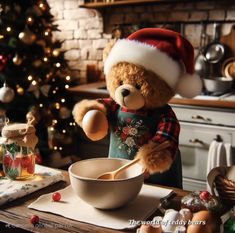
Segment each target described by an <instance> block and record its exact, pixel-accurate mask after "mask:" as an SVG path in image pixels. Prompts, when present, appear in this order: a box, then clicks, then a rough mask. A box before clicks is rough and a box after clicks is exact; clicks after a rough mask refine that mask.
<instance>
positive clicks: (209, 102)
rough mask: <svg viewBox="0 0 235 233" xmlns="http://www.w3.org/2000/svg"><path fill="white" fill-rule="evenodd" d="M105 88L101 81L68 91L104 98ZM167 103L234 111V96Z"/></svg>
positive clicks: (103, 82)
mask: <svg viewBox="0 0 235 233" xmlns="http://www.w3.org/2000/svg"><path fill="white" fill-rule="evenodd" d="M105 87H106V85H105V81H101V82H95V83H89V84H83V85H79V86H75V87H72V88H70V89H69V91H70V92H71V93H74V94H75V95H76V96H77V97H79V98H104V97H108V96H109V94H108V91H107V89H106V88H105ZM169 103H170V104H179V105H191V106H204V107H217V108H228V109H234V108H235V94H225V95H223V96H220V97H216V96H203V95H199V96H196V97H195V98H193V99H187V98H181V97H180V96H178V95H176V96H174V97H173V98H172V99H171V100H170V102H169Z"/></svg>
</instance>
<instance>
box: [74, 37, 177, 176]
mask: <svg viewBox="0 0 235 233" xmlns="http://www.w3.org/2000/svg"><path fill="white" fill-rule="evenodd" d="M114 43H115V41H111V43H110V44H109V45H108V46H107V47H106V49H105V51H104V55H103V59H104V60H105V59H106V58H107V56H108V53H109V51H110V50H111V48H112V46H113V45H114ZM124 52H125V51H124ZM106 84H107V89H108V91H109V94H110V96H111V97H112V98H113V99H115V91H116V89H117V88H118V87H119V86H120V85H122V84H130V85H132V86H134V87H136V85H138V86H139V87H140V89H139V91H140V92H141V94H142V96H143V97H144V99H145V105H144V108H145V109H154V108H157V107H162V106H164V105H165V104H166V103H167V102H168V101H169V100H170V99H171V98H172V97H173V96H174V94H175V93H174V91H173V90H172V89H171V88H170V87H169V86H168V84H167V83H166V82H165V81H164V80H163V79H161V77H159V76H157V75H156V74H155V73H153V72H152V71H149V70H146V69H145V68H144V67H142V66H139V65H134V64H131V63H128V62H120V63H118V64H116V65H114V66H113V67H112V68H111V70H110V72H109V73H108V75H107V76H106ZM137 89H138V88H137ZM93 109H97V110H100V111H102V112H104V113H105V114H106V109H105V106H104V105H102V104H101V103H99V102H98V101H95V100H83V101H81V102H80V103H78V104H76V105H75V107H74V110H73V115H74V118H75V121H76V122H77V123H78V124H79V125H80V126H81V123H82V119H83V116H84V115H85V114H86V113H87V112H88V111H89V110H93ZM158 145H159V144H157V143H154V142H153V141H151V140H150V141H149V142H148V143H147V144H145V145H143V146H142V147H141V148H140V149H139V151H138V152H137V157H139V158H140V159H141V161H142V163H143V166H144V167H145V168H146V170H147V171H148V172H149V173H156V172H164V171H166V170H168V169H169V168H170V166H171V164H172V162H173V155H171V153H170V152H169V150H167V149H166V148H165V149H162V150H156V147H157V146H158Z"/></svg>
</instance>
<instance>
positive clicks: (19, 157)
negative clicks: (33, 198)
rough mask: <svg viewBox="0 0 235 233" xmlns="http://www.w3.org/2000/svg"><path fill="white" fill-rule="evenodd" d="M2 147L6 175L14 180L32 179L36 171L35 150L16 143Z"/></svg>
mask: <svg viewBox="0 0 235 233" xmlns="http://www.w3.org/2000/svg"><path fill="white" fill-rule="evenodd" d="M2 147H3V171H4V173H5V175H6V176H7V177H8V178H10V179H13V180H24V179H29V178H32V177H33V175H34V171H35V154H34V150H33V149H32V148H30V147H26V146H19V145H17V144H16V143H10V144H2Z"/></svg>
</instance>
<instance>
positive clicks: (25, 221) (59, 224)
mask: <svg viewBox="0 0 235 233" xmlns="http://www.w3.org/2000/svg"><path fill="white" fill-rule="evenodd" d="M63 175H64V177H65V181H61V182H58V183H56V184H54V185H50V186H48V187H46V188H43V189H41V190H39V191H36V192H34V193H32V194H29V195H27V196H25V197H22V198H20V199H17V200H15V201H12V202H10V203H9V204H5V205H3V206H1V210H0V232H4V233H12V232H17V233H28V232H35V233H36V232H40V233H48V232H50V233H66V232H74V233H75V232H77V233H83V232H84V233H85V232H86V233H88V232H93V233H94V232H96V233H122V232H130V233H131V232H133V233H134V232H136V230H129V231H118V230H112V229H108V228H102V227H98V226H94V225H91V224H87V223H83V222H79V221H74V220H71V219H67V218H64V217H61V216H58V215H54V214H51V213H46V212H40V211H37V210H33V209H28V208H27V206H28V205H29V204H30V203H32V202H33V201H35V200H36V199H37V198H38V197H39V196H41V195H43V194H46V193H50V192H55V191H57V190H59V189H63V188H65V187H66V186H68V185H69V184H70V182H69V176H68V172H67V171H63ZM172 189H173V190H174V191H175V192H176V194H177V195H176V196H175V197H174V198H173V199H172V200H171V201H170V202H169V205H168V207H167V208H174V209H180V200H181V198H182V196H184V195H186V194H188V193H189V192H188V191H184V190H181V189H176V188H172ZM75 208H76V207H75ZM78 211H82V210H80V209H78ZM155 214H158V215H159V213H158V212H156V213H155ZM32 215H38V216H39V218H40V223H42V224H43V225H44V227H43V226H41V227H34V226H33V225H32V224H30V221H29V220H30V217H31V216H32ZM5 224H6V225H5ZM1 230H2V231H1Z"/></svg>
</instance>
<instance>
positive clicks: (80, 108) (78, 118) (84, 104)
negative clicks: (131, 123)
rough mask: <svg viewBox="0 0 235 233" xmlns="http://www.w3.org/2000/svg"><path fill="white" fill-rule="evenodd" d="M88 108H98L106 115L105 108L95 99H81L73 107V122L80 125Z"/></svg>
mask: <svg viewBox="0 0 235 233" xmlns="http://www.w3.org/2000/svg"><path fill="white" fill-rule="evenodd" d="M90 110H100V111H101V112H103V113H104V114H105V115H106V108H105V107H104V105H103V104H101V103H99V102H98V101H97V100H82V101H80V102H78V103H77V104H76V105H75V106H74V108H73V116H74V120H75V122H76V123H77V124H78V125H79V126H80V127H82V119H83V117H84V116H85V114H86V113H87V112H88V111H90Z"/></svg>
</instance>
